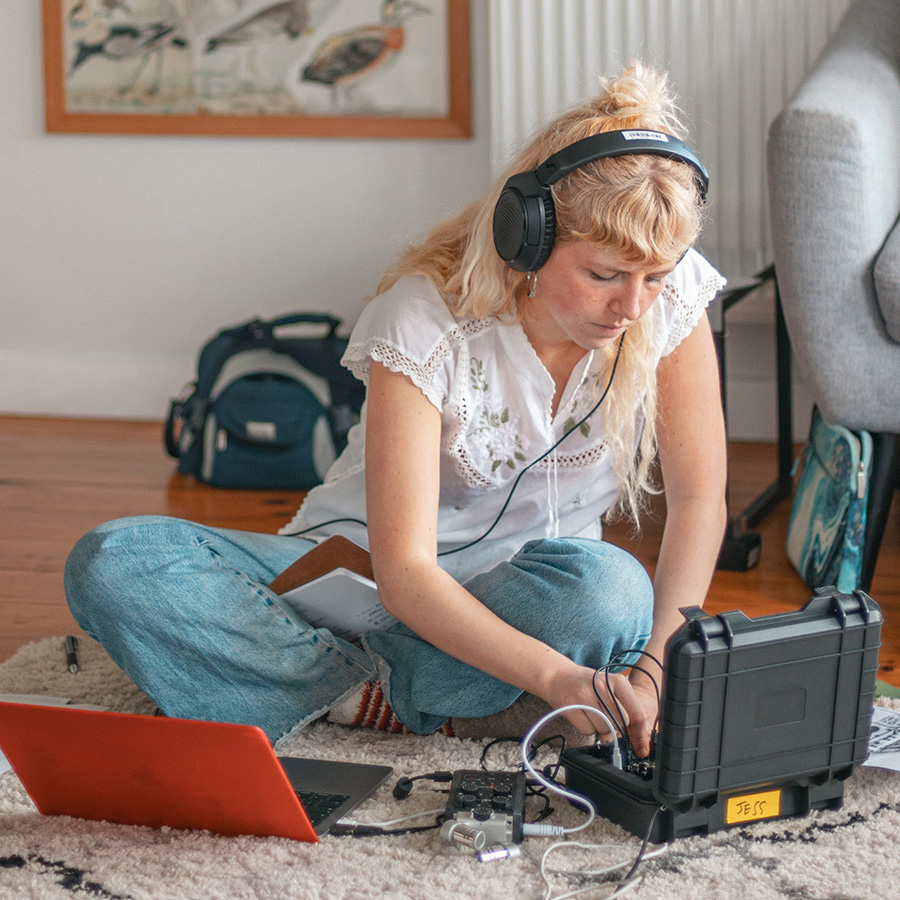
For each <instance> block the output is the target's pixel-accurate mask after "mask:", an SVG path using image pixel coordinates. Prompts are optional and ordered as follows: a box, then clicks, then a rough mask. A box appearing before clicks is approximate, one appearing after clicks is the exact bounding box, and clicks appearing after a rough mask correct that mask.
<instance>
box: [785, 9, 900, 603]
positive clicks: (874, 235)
mask: <svg viewBox="0 0 900 900" xmlns="http://www.w3.org/2000/svg"><path fill="white" fill-rule="evenodd" d="M768 179H769V203H770V209H771V223H772V245H773V256H774V262H775V273H776V277H777V283H778V288H779V292H780V297H781V303H782V308H783V311H784V317H785V321H786V324H787V330H788V334H789V335H790V340H791V346H792V349H793V352H794V358H795V361H796V363H797V366H798V368H799V370H800V372H801V373H802V374H803V376H804V378H805V380H806V383H807V385H808V387H809V389H810V391H811V393H812V395H813V398H814V399H815V401H816V403H817V404H818V405H819V408H820V409H821V410H822V413H823V414H824V416H825V417H826V418H827V419H829V420H831V421H834V422H840V423H841V424H843V425H846V426H847V427H849V428H852V429H857V430H858V429H866V430H868V431H871V432H872V433H873V438H874V439H875V461H874V471H873V475H872V479H871V481H870V495H869V505H868V519H867V529H866V553H865V556H864V560H863V577H862V581H861V584H860V586H861V587H862V588H863V589H865V590H868V588H869V586H870V584H871V580H872V575H873V572H874V569H875V562H876V558H877V554H878V550H879V548H880V546H881V538H882V535H883V533H884V526H885V521H886V519H887V516H888V512H889V510H890V505H891V500H892V498H893V493H894V489H895V487H896V486H897V470H898V457H900V453H898V439H897V437H898V434H900V224H898V216H900V0H857V2H855V3H854V4H853V5H852V6H851V7H850V9H849V10H848V12H847V14H846V16H845V17H844V19H843V21H842V22H841V23H840V25H839V26H838V28H837V30H836V32H835V34H834V35H833V37H832V39H831V41H830V42H829V44H828V46H827V47H826V48H825V50H824V52H823V54H822V56H821V57H820V58H819V60H818V61H817V62H816V64H815V66H814V67H813V69H812V70H811V71H810V72H809V74H808V75H807V76H806V78H805V80H804V82H803V84H802V85H801V86H800V89H799V90H798V92H797V94H796V95H795V96H794V98H793V99H792V100H791V101H790V102H789V103H788V105H787V107H786V108H785V109H784V110H783V111H782V112H781V113H780V114H779V115H778V117H777V118H776V119H775V121H774V122H773V123H772V126H771V129H770V131H769V142H768Z"/></svg>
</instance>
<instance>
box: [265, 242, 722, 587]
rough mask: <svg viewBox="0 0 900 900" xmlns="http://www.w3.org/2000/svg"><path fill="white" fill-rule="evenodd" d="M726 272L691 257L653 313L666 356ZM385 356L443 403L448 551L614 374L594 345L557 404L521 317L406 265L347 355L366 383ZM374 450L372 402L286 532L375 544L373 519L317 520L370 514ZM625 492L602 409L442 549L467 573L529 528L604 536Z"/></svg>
mask: <svg viewBox="0 0 900 900" xmlns="http://www.w3.org/2000/svg"><path fill="white" fill-rule="evenodd" d="M723 285H724V279H723V278H722V276H721V275H720V274H719V273H718V272H717V271H716V270H715V269H714V268H713V267H712V266H711V265H710V264H709V263H708V262H707V261H706V260H705V259H704V258H703V257H702V256H700V254H699V253H697V252H695V251H690V252H689V253H688V254H687V255H686V256H685V258H684V259H683V260H682V261H681V262H680V263H679V264H678V266H677V267H676V268H675V270H674V271H673V272H672V274H671V275H670V276H669V277H668V278H667V279H666V284H665V286H664V288H663V290H662V293H661V294H660V296H659V297H658V298H657V300H656V301H655V303H654V305H653V307H651V310H650V311H649V312H648V313H647V315H648V316H651V317H652V321H653V335H654V341H655V346H656V348H657V354H658V356H657V359H661V358H662V357H663V356H665V355H666V354H668V353H670V352H671V351H672V350H674V349H675V347H676V346H677V345H678V344H679V343H680V342H681V341H682V340H683V339H684V338H685V337H686V336H687V335H688V334H689V333H690V331H691V329H692V328H693V327H694V326H695V325H696V324H697V322H698V320H699V319H700V317H701V315H702V314H703V311H704V310H705V308H706V307H707V305H708V304H709V302H710V301H711V300H712V299H713V297H714V296H715V294H716V292H717V291H718V290H720V289H721V287H722V286H723ZM373 359H374V360H376V361H378V362H380V363H382V364H383V365H385V366H387V367H388V368H389V369H391V370H392V371H394V372H402V373H403V374H405V375H407V376H408V377H409V378H410V379H411V380H412V381H413V383H414V384H415V385H416V386H417V387H418V388H419V389H420V390H421V391H422V393H423V394H424V395H425V397H427V398H428V400H429V401H430V402H431V403H432V404H434V406H435V407H436V408H437V409H438V410H439V411H440V413H441V469H440V471H441V484H440V505H439V510H438V553H439V554H440V553H442V552H444V551H447V550H452V549H453V548H455V547H459V546H462V545H464V544H468V543H469V542H470V541H474V540H476V539H477V538H480V537H481V536H482V535H484V534H485V533H486V532H487V531H488V529H489V528H491V526H492V525H493V523H494V521H495V519H496V518H497V516H498V514H499V513H500V510H501V509H502V508H503V505H504V503H505V502H506V501H507V499H508V498H509V497H510V490H511V489H512V486H513V484H514V482H515V479H516V478H517V477H518V476H519V475H520V474H521V473H522V470H523V469H524V468H525V467H526V466H528V464H529V463H530V462H532V461H533V460H535V459H537V458H538V457H540V456H541V455H542V454H543V453H544V452H545V451H546V450H547V449H548V448H550V447H551V446H552V445H553V444H554V443H555V442H556V441H557V440H558V439H559V438H560V437H561V436H562V435H563V434H564V433H565V432H566V431H567V430H568V429H569V428H571V427H572V425H573V424H575V423H576V422H578V421H579V420H580V419H581V418H582V417H583V416H584V415H585V414H586V413H587V412H588V410H590V408H591V407H592V406H593V405H594V403H595V402H596V400H597V397H598V396H599V394H600V392H602V390H603V388H604V387H605V379H604V378H603V373H602V365H603V358H602V354H600V353H596V354H595V353H594V352H588V353H586V354H585V356H584V357H583V359H582V360H581V361H580V363H579V364H578V365H577V366H576V367H575V370H574V371H573V372H572V375H571V377H570V379H569V383H568V385H567V386H566V389H565V392H564V393H563V395H562V398H561V400H560V403H559V406H558V410H557V413H556V415H555V416H553V415H552V412H551V403H552V399H553V395H554V390H555V386H554V383H553V379H552V378H551V376H550V374H549V372H548V371H547V370H546V369H545V368H544V366H543V364H542V363H541V361H540V359H539V358H538V356H537V354H536V353H535V351H534V349H533V348H532V346H531V344H530V343H529V341H528V338H527V337H526V335H525V332H524V331H523V330H522V327H521V325H519V324H515V323H510V322H503V321H500V320H498V319H494V318H490V319H465V318H457V317H455V316H454V315H453V314H452V313H451V312H450V311H449V310H448V309H447V306H446V305H445V304H444V302H443V300H442V299H441V297H440V295H439V293H438V292H437V290H435V288H434V287H433V286H432V285H431V283H430V282H429V281H428V280H427V279H426V278H424V277H411V278H409V277H408V278H402V279H400V280H399V281H398V282H397V283H396V284H395V285H394V286H393V287H392V288H391V289H390V290H389V291H387V292H385V293H384V294H381V295H379V296H378V297H376V298H374V299H373V300H371V301H370V302H369V303H368V304H367V305H366V306H365V308H364V310H363V312H362V315H361V316H360V318H359V321H358V322H357V324H356V327H355V328H354V330H353V333H352V335H351V338H350V344H349V346H348V348H347V352H346V354H345V355H344V358H343V364H344V365H345V366H347V368H349V369H350V370H351V371H352V372H353V373H354V374H355V375H356V376H357V377H358V378H360V379H361V380H362V381H363V382H366V381H367V379H368V373H369V363H370V361H371V360H373ZM598 381H602V383H600V384H599V385H598ZM598 387H599V389H598ZM364 458H365V407H363V414H362V421H361V422H360V423H359V425H356V426H354V428H353V429H351V432H350V436H349V444H348V446H347V448H346V450H345V451H344V452H343V453H342V454H341V456H340V458H339V459H338V460H337V461H336V462H335V463H334V465H333V466H332V467H331V469H330V470H329V471H328V474H327V476H326V478H325V482H324V484H322V485H320V486H318V487H316V488H314V489H313V490H312V491H310V492H309V494H308V495H307V497H306V498H305V500H304V502H303V504H302V506H301V507H300V509H299V511H298V512H297V514H296V515H295V516H294V518H293V520H292V521H291V522H290V524H288V525H287V526H285V527H284V528H283V529H281V533H282V534H292V533H296V532H298V531H300V530H303V529H308V528H311V527H313V528H314V530H313V532H312V533H311V534H309V535H307V536H315V537H323V536H326V535H329V534H335V533H340V534H344V535H345V536H347V537H348V538H350V539H351V540H354V541H356V542H357V543H359V544H361V545H362V546H368V539H367V535H366V530H365V528H364V526H363V525H361V524H358V523H354V522H341V523H335V524H332V525H322V526H321V527H316V526H319V525H321V523H324V522H328V521H330V520H332V519H340V518H351V519H359V520H361V521H363V522H364V521H365V519H366V509H365V461H364ZM617 494H618V488H617V485H616V482H615V479H614V477H613V473H612V467H611V463H610V460H609V454H608V450H607V445H606V442H605V440H604V429H603V416H602V408H601V409H600V410H599V411H598V412H596V413H594V414H593V415H592V416H591V418H590V419H589V420H588V421H587V422H586V423H585V427H583V428H579V429H577V430H575V431H574V432H572V434H570V435H569V436H568V437H567V438H566V439H565V441H564V442H563V443H562V444H561V445H560V447H559V448H558V449H557V450H556V451H554V453H552V454H550V455H549V456H548V457H546V458H545V459H543V460H541V461H540V462H538V463H537V464H536V465H535V466H533V467H532V468H531V469H529V470H528V471H527V472H526V473H525V474H524V476H523V477H522V478H521V480H520V481H519V483H518V485H517V486H516V487H515V491H514V493H513V494H512V498H511V500H510V503H509V505H508V507H507V508H506V510H505V511H504V512H503V515H502V516H501V518H500V520H499V522H497V524H496V525H495V526H494V527H493V529H492V530H491V532H490V534H488V535H487V536H486V537H484V539H483V540H480V541H479V542H478V543H476V544H475V545H474V546H473V547H470V548H468V549H466V550H463V551H461V552H459V553H452V554H449V555H443V556H439V558H438V562H439V563H440V565H441V566H442V568H444V569H446V570H447V571H448V572H450V573H451V574H452V575H453V576H454V577H456V578H457V579H458V580H459V581H461V582H464V581H466V580H467V579H468V578H470V577H471V576H472V575H475V574H477V573H479V572H483V571H486V570H487V569H489V568H491V567H493V566H494V565H496V564H497V563H498V562H501V561H503V560H507V559H509V558H510V557H511V556H512V555H513V554H514V553H515V552H516V551H517V550H519V549H520V547H521V546H522V545H523V544H524V543H525V542H526V541H529V540H534V539H536V538H542V537H549V536H557V535H561V536H582V537H594V538H599V537H600V533H601V526H600V516H601V515H602V514H603V513H604V512H605V511H606V510H607V509H608V508H609V507H610V506H611V505H612V504H613V502H614V501H615V499H616V496H617Z"/></svg>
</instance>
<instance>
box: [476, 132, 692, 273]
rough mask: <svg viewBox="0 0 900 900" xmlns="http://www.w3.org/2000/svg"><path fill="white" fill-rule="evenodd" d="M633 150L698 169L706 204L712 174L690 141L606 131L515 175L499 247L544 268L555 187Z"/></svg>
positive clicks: (514, 261) (501, 205) (519, 261)
mask: <svg viewBox="0 0 900 900" xmlns="http://www.w3.org/2000/svg"><path fill="white" fill-rule="evenodd" d="M633 154H650V155H652V156H664V157H666V158H667V159H675V160H678V161H679V162H683V163H686V164H687V165H689V166H690V167H691V168H692V169H693V170H694V177H695V179H696V181H697V190H698V193H699V195H700V200H701V202H704V203H705V202H706V196H707V192H708V190H709V174H708V173H707V171H706V168H705V166H704V165H703V163H701V162H700V160H699V159H698V157H697V154H696V153H694V151H693V150H692V149H691V148H690V147H688V145H687V144H685V143H683V142H682V141H680V140H678V139H677V138H675V137H673V136H672V135H670V134H666V133H665V132H662V131H648V130H644V129H625V130H622V131H604V132H601V133H600V134H593V135H590V136H589V137H586V138H583V139H582V140H580V141H575V143H574V144H570V145H569V146H568V147H564V148H563V149H562V150H559V151H557V152H556V153H554V154H553V155H552V156H550V157H549V158H548V159H546V160H545V161H544V162H542V163H541V164H540V165H539V166H538V167H537V168H536V169H533V170H531V171H530V172H520V173H519V174H517V175H513V176H512V177H511V178H509V179H508V180H507V182H506V184H505V185H504V187H503V191H502V192H501V194H500V199H499V200H498V201H497V206H496V207H495V209H494V222H493V228H494V245H495V247H496V248H497V252H498V253H499V254H500V257H501V259H503V260H504V261H505V262H506V263H507V264H508V265H509V266H510V267H511V268H513V269H515V270H516V271H518V272H531V271H535V270H536V269H539V268H540V267H541V266H542V265H543V264H544V263H545V262H546V261H547V257H548V256H549V255H550V251H551V249H552V248H553V240H554V238H555V236H556V210H555V208H554V205H553V196H552V194H551V193H550V186H551V185H553V184H555V183H556V182H557V181H559V180H560V179H561V178H564V177H565V176H566V175H568V174H569V173H570V172H573V171H574V170H575V169H578V168H580V167H581V166H584V165H586V164H587V163H589V162H593V161H594V160H597V159H604V158H606V157H614V156H629V155H633Z"/></svg>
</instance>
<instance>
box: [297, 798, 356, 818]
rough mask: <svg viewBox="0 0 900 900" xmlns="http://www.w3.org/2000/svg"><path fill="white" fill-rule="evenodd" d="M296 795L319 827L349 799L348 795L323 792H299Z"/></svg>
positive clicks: (307, 813)
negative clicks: (320, 823)
mask: <svg viewBox="0 0 900 900" xmlns="http://www.w3.org/2000/svg"><path fill="white" fill-rule="evenodd" d="M296 793H297V796H298V797H299V798H300V802H301V803H302V804H303V809H304V810H305V811H306V815H307V817H308V818H309V821H310V822H311V823H312V824H313V825H318V824H319V822H321V821H322V820H323V819H325V817H326V816H329V815H331V813H333V812H334V811H335V810H336V809H337V808H338V807H339V806H340V805H341V804H342V803H343V802H344V801H345V800H346V799H347V795H346V794H324V793H322V792H321V791H297V792H296Z"/></svg>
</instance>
